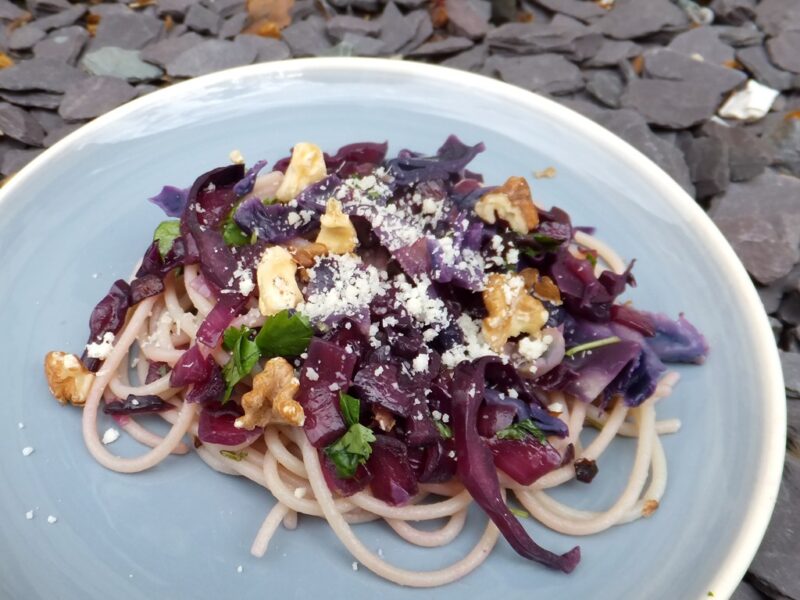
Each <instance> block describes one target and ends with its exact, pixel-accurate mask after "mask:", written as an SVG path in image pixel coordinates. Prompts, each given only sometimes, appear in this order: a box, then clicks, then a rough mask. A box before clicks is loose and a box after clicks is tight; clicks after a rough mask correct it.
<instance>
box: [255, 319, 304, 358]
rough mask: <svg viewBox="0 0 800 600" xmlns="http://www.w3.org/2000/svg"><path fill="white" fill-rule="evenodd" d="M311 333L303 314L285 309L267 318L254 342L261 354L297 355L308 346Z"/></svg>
mask: <svg viewBox="0 0 800 600" xmlns="http://www.w3.org/2000/svg"><path fill="white" fill-rule="evenodd" d="M313 334H314V330H313V329H312V328H311V323H310V322H309V320H308V319H307V318H306V317H305V316H304V315H302V314H300V313H299V312H296V311H292V313H289V310H288V309H287V310H282V311H281V312H279V313H277V314H275V315H272V316H271V317H270V318H268V319H267V321H266V323H264V326H263V327H262V328H261V331H259V332H258V335H257V336H256V339H255V343H256V345H257V346H258V349H259V350H260V351H261V354H262V355H263V356H269V357H274V356H299V355H300V354H302V353H303V352H305V350H306V348H308V344H309V342H311V336H312V335H313Z"/></svg>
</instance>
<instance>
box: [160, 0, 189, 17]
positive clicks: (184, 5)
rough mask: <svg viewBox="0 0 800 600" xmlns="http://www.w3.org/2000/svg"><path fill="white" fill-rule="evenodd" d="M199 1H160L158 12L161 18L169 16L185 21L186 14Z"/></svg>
mask: <svg viewBox="0 0 800 600" xmlns="http://www.w3.org/2000/svg"><path fill="white" fill-rule="evenodd" d="M195 2H197V0H158V4H157V5H156V11H157V12H158V16H159V17H164V16H166V15H169V16H170V17H172V18H173V19H181V20H183V18H184V16H186V12H187V11H188V10H189V8H190V7H191V6H192V5H193V4H194V3H195Z"/></svg>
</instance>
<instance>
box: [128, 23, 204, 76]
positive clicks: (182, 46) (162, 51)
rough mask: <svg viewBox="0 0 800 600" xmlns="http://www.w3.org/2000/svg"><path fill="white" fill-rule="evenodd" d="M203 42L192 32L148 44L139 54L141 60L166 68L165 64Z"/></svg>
mask: <svg viewBox="0 0 800 600" xmlns="http://www.w3.org/2000/svg"><path fill="white" fill-rule="evenodd" d="M202 41H203V38H202V37H201V36H199V35H198V34H196V33H194V32H191V31H190V32H189V33H186V34H184V35H182V36H180V37H176V38H167V39H164V40H161V41H160V42H156V43H155V44H150V45H149V46H147V48H145V49H144V50H142V51H141V52H140V53H139V56H140V57H141V59H142V60H146V61H147V62H150V63H153V64H155V65H159V66H160V67H166V66H167V63H169V62H170V61H172V60H175V59H176V58H178V57H179V56H180V55H181V54H183V53H184V52H186V51H187V50H189V49H190V48H194V47H195V46H197V44H199V43H200V42H202Z"/></svg>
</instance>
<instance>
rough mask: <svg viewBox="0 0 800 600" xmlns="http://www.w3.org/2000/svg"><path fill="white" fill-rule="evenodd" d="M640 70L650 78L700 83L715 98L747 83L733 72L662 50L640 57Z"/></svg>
mask: <svg viewBox="0 0 800 600" xmlns="http://www.w3.org/2000/svg"><path fill="white" fill-rule="evenodd" d="M644 71H645V73H647V74H648V75H650V76H651V77H657V78H660V79H671V80H680V81H691V82H695V83H698V84H702V85H703V87H704V88H706V89H707V90H709V91H713V92H714V93H716V94H718V95H722V94H725V93H727V92H730V91H731V90H732V89H734V88H735V87H737V86H739V85H741V84H742V83H744V82H745V81H746V80H747V75H746V74H744V73H742V72H741V71H738V70H736V69H729V68H728V67H722V66H718V65H714V64H710V63H707V62H705V61H699V60H694V59H692V58H690V57H688V56H686V55H685V54H681V53H680V52H674V51H672V50H667V49H664V48H659V49H656V50H652V51H649V52H646V53H645V54H644Z"/></svg>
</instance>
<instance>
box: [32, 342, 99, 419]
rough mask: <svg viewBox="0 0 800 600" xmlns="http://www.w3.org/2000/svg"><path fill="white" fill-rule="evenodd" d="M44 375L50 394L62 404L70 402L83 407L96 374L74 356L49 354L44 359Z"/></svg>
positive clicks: (59, 353) (64, 353)
mask: <svg viewBox="0 0 800 600" xmlns="http://www.w3.org/2000/svg"><path fill="white" fill-rule="evenodd" d="M44 374H45V375H46V376H47V385H48V386H49V387H50V393H51V394H53V396H55V398H56V400H58V401H59V403H60V404H66V403H67V402H69V403H70V404H73V405H74V406H83V405H84V404H85V403H86V397H87V396H88V395H89V390H90V389H91V387H92V383H94V373H92V372H90V371H89V369H87V368H86V367H84V366H83V363H82V362H81V361H80V359H79V358H78V357H77V356H75V355H74V354H67V353H66V352H48V353H47V355H46V356H45V357H44Z"/></svg>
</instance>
